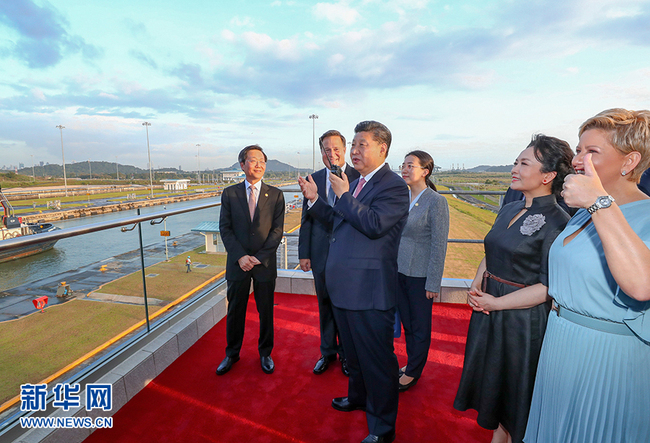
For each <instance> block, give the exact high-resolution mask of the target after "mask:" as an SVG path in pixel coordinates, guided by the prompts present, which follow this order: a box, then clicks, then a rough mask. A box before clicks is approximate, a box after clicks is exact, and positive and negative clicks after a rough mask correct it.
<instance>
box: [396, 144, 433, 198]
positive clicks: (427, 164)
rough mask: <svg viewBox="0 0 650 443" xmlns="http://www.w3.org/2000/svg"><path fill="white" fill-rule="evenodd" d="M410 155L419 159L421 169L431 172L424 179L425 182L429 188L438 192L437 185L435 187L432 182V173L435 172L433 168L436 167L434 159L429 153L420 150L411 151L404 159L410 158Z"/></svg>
mask: <svg viewBox="0 0 650 443" xmlns="http://www.w3.org/2000/svg"><path fill="white" fill-rule="evenodd" d="M409 155H412V156H413V157H415V158H417V159H418V161H419V162H420V167H422V168H424V169H427V170H428V171H429V172H428V173H427V175H426V176H425V177H424V182H425V183H426V184H427V186H429V187H430V188H431V189H433V190H434V191H438V188H436V185H434V184H433V182H432V181H431V173H432V172H433V168H434V167H435V165H434V164H433V157H431V156H430V155H429V153H428V152H425V151H420V150H415V151H411V152H409V153H408V154H406V155H405V156H404V158H406V157H408V156H409Z"/></svg>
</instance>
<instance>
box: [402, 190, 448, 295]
mask: <svg viewBox="0 0 650 443" xmlns="http://www.w3.org/2000/svg"><path fill="white" fill-rule="evenodd" d="M448 235H449V206H448V205H447V199H446V198H444V197H443V196H442V195H440V194H438V193H437V192H435V191H434V190H433V189H431V188H429V187H427V188H426V189H425V190H424V192H422V195H421V196H420V198H419V199H418V201H417V202H416V204H415V206H413V209H411V210H410V211H409V218H408V220H407V221H406V225H405V226H404V230H403V231H402V239H401V240H400V243H399V253H398V254H397V270H398V271H399V272H400V273H401V274H404V275H406V276H408V277H426V279H427V281H426V284H425V286H424V287H425V289H426V290H427V291H431V292H440V283H441V281H442V273H443V271H444V268H445V255H446V253H447V237H448Z"/></svg>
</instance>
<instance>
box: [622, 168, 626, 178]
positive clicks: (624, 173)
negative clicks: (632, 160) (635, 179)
mask: <svg viewBox="0 0 650 443" xmlns="http://www.w3.org/2000/svg"><path fill="white" fill-rule="evenodd" d="M621 175H622V176H623V177H625V176H626V175H627V171H626V170H625V169H623V170H622V171H621Z"/></svg>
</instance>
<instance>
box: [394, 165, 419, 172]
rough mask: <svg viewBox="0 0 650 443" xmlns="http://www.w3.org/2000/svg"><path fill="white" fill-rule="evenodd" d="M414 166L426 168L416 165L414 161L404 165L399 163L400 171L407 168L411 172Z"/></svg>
mask: <svg viewBox="0 0 650 443" xmlns="http://www.w3.org/2000/svg"><path fill="white" fill-rule="evenodd" d="M413 168H420V169H424V168H423V167H422V166H418V165H414V164H413V163H409V164H408V165H404V164H402V165H399V169H400V171H403V170H405V169H406V170H407V171H409V172H411V171H412V170H413Z"/></svg>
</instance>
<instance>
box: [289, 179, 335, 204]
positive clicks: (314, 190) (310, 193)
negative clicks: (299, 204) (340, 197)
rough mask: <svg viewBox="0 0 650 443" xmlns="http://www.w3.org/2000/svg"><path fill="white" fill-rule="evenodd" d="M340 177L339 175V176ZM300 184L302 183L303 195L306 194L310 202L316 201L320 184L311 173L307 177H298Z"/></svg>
mask: <svg viewBox="0 0 650 443" xmlns="http://www.w3.org/2000/svg"><path fill="white" fill-rule="evenodd" d="M337 178H338V177H337ZM298 184H299V185H300V190H301V191H302V195H304V196H305V198H306V199H307V200H309V201H310V202H312V203H313V202H315V201H316V198H317V197H318V186H317V185H316V182H314V179H313V178H312V177H311V174H310V175H308V176H307V179H304V178H302V177H298Z"/></svg>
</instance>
